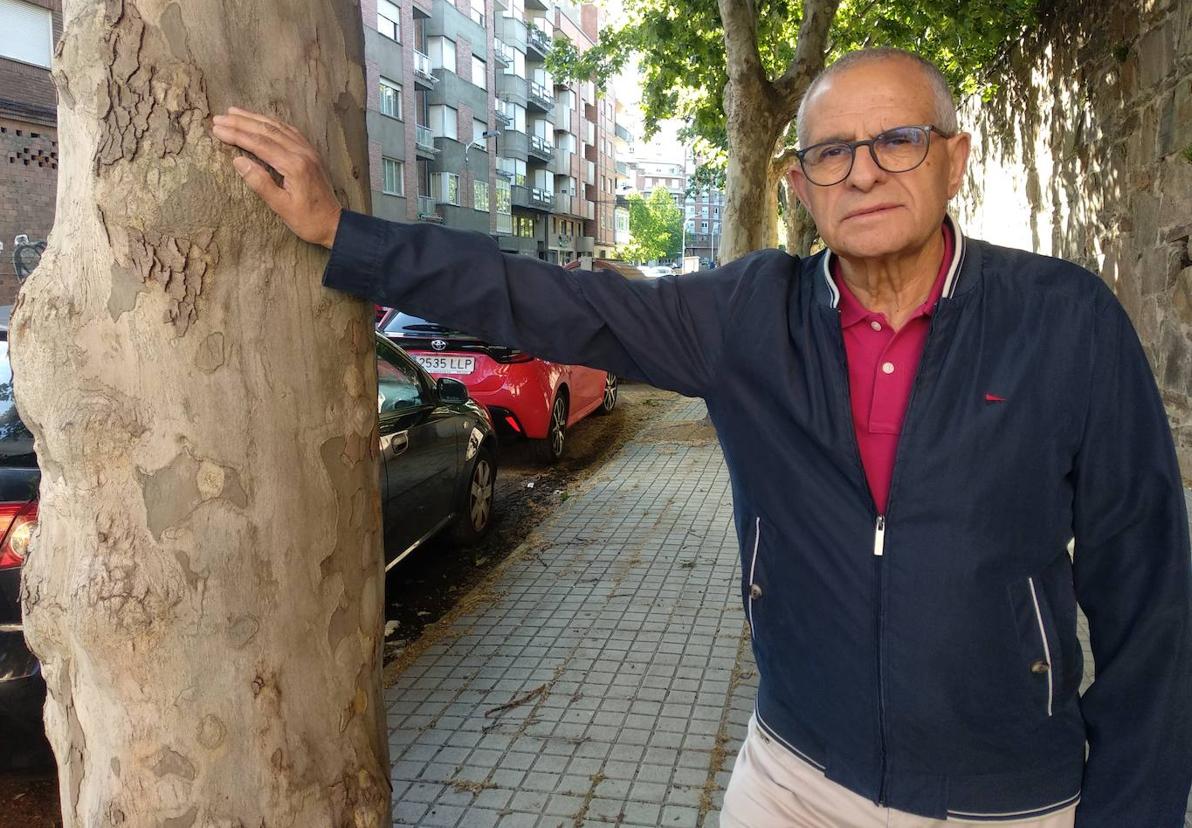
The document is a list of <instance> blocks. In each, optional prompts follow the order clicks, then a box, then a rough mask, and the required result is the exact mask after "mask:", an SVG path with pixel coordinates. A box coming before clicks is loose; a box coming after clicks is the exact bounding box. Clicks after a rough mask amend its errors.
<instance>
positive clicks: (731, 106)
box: [720, 81, 786, 264]
mask: <svg viewBox="0 0 1192 828" xmlns="http://www.w3.org/2000/svg"><path fill="white" fill-rule="evenodd" d="M724 101H725V115H726V116H727V122H726V124H727V127H728V169H727V171H726V173H725V187H724V221H723V223H722V224H721V227H722V229H723V233H722V236H721V248H720V263H721V264H728V263H729V262H731V261H733V260H734V259H738V258H740V257H741V256H744V255H745V254H746V253H750V252H752V251H754V250H760V249H762V248H765V247H773V246H774V245H775V244H776V242H777V237H778V198H777V190H776V189H775V181H774V178H773V176H772V175H771V171H770V160H771V158H773V156H774V149H775V147H776V146H777V144H778V138H779V135H780V133H781V130H782V129H783V127H785V125H786V124H785V123H780V121H781V119H780V117H779V116H777V115H776V113H774V112H773V107H772V105H771V103H770V101H769V99H768V98H767V97H766V96H765V95H764V94H763V93H762V89H761V88H753V89H751V88H738V87H737V85H736V84H734V83H733V82H732V81H729V85H728V88H726V89H725V95H724Z"/></svg>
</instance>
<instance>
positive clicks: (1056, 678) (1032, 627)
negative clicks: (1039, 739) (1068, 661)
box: [1009, 578, 1064, 717]
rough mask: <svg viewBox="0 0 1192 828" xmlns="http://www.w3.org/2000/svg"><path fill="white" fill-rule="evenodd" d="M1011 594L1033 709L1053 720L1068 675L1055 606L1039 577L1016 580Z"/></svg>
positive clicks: (1023, 666)
mask: <svg viewBox="0 0 1192 828" xmlns="http://www.w3.org/2000/svg"><path fill="white" fill-rule="evenodd" d="M1009 591H1010V607H1011V610H1012V612H1013V613H1014V626H1015V629H1016V630H1017V631H1018V644H1019V648H1020V650H1021V653H1022V670H1023V675H1024V676H1025V677H1026V686H1027V688H1028V693H1029V698H1030V706H1031V708H1032V709H1034V710H1039V711H1042V712H1044V713H1045V714H1046V715H1047V716H1048V717H1050V716H1051V715H1052V712H1053V707H1054V705H1055V702H1056V699H1057V691H1058V690H1059V687H1058V683H1059V682H1060V681H1062V679H1063V676H1064V665H1063V652H1062V650H1061V649H1060V641H1059V635H1058V634H1057V632H1056V626H1055V618H1054V616H1053V615H1052V612H1051V604H1050V602H1048V600H1047V593H1046V592H1045V591H1044V590H1043V588H1042V586H1041V585H1040V584H1039V582H1038V580H1036V579H1035V578H1023V579H1021V580H1020V581H1015V582H1014V583H1012V584H1010V586H1009Z"/></svg>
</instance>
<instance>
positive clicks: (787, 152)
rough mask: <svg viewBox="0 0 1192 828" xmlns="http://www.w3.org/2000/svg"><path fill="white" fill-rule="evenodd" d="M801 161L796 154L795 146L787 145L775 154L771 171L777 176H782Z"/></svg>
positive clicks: (771, 163) (771, 162)
mask: <svg viewBox="0 0 1192 828" xmlns="http://www.w3.org/2000/svg"><path fill="white" fill-rule="evenodd" d="M798 163H799V157H798V156H797V155H795V148H794V147H787V148H786V149H784V150H783V151H782V152H780V153H778V154H777V155H775V156H774V158H773V159H771V161H770V173H771V175H774V176H775V177H777V178H781V177H783V176H785V175H786V174H787V172H788V171H790V170H791V169H793V168H794V167H795V165H797V164H798Z"/></svg>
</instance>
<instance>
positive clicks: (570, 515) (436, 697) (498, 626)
mask: <svg viewBox="0 0 1192 828" xmlns="http://www.w3.org/2000/svg"><path fill="white" fill-rule="evenodd" d="M703 415H704V409H703V405H702V404H701V403H699V402H695V401H682V402H680V403H678V404H675V405H673V406H672V407H670V408H669V409H667V410H666V411H665V413H664V414H663V415H662V416H660V418H659V420H660V421H661V422H669V423H674V424H682V423H683V422H690V421H695V420H699V419H700V418H702V417H703ZM538 538H539V540H540V542H539V543H537V544H535V545H534V546H532V547H531V548H530V549H529V550H528V551H527V553H526V554H523V555H520V556H517V557H516V558H515V559H513V560H512V561H511V562H510V563H509V565H508V566H507V567H505V568H504V570H503V571H502V572H501V573H500V575H499V576H498V578H497V581H496V585H495V589H496V590H498V591H499V595H498V596H497V597H496V598H495V600H493V601H492V602H490V603H485V604H484V605H483V606H482V607H479V608H478V609H477V610H476V612H475V614H469V615H463V616H459V617H456V618H455V619H453V621H452V626H451V631H450V634H449V635H448V636H447V637H446V638H445V639H444V640H442V641H440V642H439V643H437V644H435V645H433V646H432V647H430V648H429V649H428V650H426V651H425V652H424V653H422V654H421V655H420V656H419V657H418V658H417V660H416V661H415V662H414V663H413V664H412V665H411V666H410V667H409V668H408V669H407V670H406V671H405V672H404V673H403V674H402V675H401V676H400V678H399V679H398V681H397V683H396V684H395V685H394V686H392V687H390V688H389V689H388V690H387V691H386V698H387V703H388V704H389V723H390V727H391V732H390V751H391V755H392V760H393V781H394V791H393V795H394V817H395V820H396V822H397V823H398V824H415V825H428V826H429V825H456V826H464V828H483V827H484V826H491V825H501V826H507V825H509V826H514V825H516V826H576V825H578V826H586V825H608V824H610V823H613V824H622V825H641V826H656V825H667V826H696V825H715V824H716V822H717V820H716V818H715V817H716V808H717V806H718V803H719V799H720V795H721V793H722V791H723V785H724V783H725V781H726V780H727V778H728V769H729V768H730V767H731V764H732V759H733V757H734V756H735V754H736V750H737V748H738V747H739V746H740V738H741V737H742V736H743V734H744V729H745V723H746V721H747V720H748V718H749V714H750V712H751V710H752V706H753V694H754V690H755V683H754V674H753V668H752V659H751V656H750V655H749V652H748V649H749V648H748V638H747V636H746V635H745V634H744V626H743V617H742V613H741V607H740V602H739V598H738V595H737V586H736V584H737V578H736V570H737V550H736V542H735V534H734V532H733V529H732V503H731V498H730V494H729V484H728V475H727V472H726V470H725V468H724V464H723V461H722V459H721V455H720V451H719V449H718V447H717V446H716V445H715V443H714V442H708V441H705V442H703V443H699V444H688V443H671V442H667V443H657V442H640V441H639V442H634V443H631V444H630V445H628V446H626V447H625V448H624V449H623V450H622V451H621V452H620V453H619V454H618V455H617V456H616V457H615V458H613V460H612V461H611V462H610V463H609V464H608V465H607V466H605V467H604V468H603V469H602V470H601V471H600V472H599V473H598V474H597V476H596V477H595V478H593V479H590V480H589V481H588V483H587V485H586V486H585V488H584V490H583V491H582V492H581V493H578V494H575V495H573V496H572V497H570V498H569V499H568V500H567V501H566V502H564V503H563V504H562V505H561V507H560V508H559V510H558V511H557V512H556V513H555V514H554V515H553V516H552V517H551V518H550V519H549V520H548V521H547V523H546V524H545V525H544V526H543V527H541V528H540V531H539V532H538Z"/></svg>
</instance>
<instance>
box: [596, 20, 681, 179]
mask: <svg viewBox="0 0 1192 828" xmlns="http://www.w3.org/2000/svg"><path fill="white" fill-rule="evenodd" d="M596 2H597V5H598V6H600V7H601V9H600V25H601V27H604V26H617V25H619V24H620V23H622V22H624V20H625V18H626V14H625V11H624V0H596ZM612 87H613V91H614V93H615V94H616V97H617V100H619V101H621V102H622V103H624V104H625V105H626V108H627V111H628V112H627V116H626V117H625V119H624V120H625V123H624V126H625V128H626V129H628V130H629V131H630V132H631V133H633V137H634V139H636V144H637V153H636V155H635V157H636V158H639V159H642V160H646V161H673V162H674V163H676V164H679V163H682V161H683V146H682V144H680V143H679V138H678V132H679V127H680V126H681V123H680V122H679V121H666V122H664V123H663V124H662V128H661V129H660V130H659V132H658V134H657V135H656V136H655V137H654V138H653V139H652V140H651V141H650V143H649V144H646V143H645V142H644V141H642V140H641V136H642V133H643V130H642V122H641V116H640V109H639V105H640V99H641V94H640V92H639V90H638V69H637V63H636V61H631V62H629V63H627V64H626V65H625V68H624V69H623V70H622V71H621V73H620V74H619V75H617V77H616V78H614V80H613V83H612Z"/></svg>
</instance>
